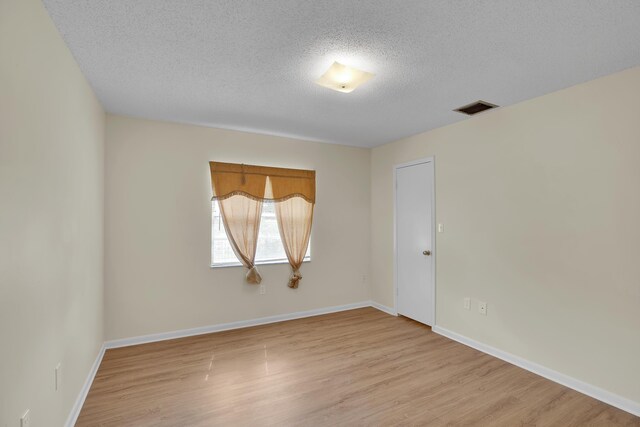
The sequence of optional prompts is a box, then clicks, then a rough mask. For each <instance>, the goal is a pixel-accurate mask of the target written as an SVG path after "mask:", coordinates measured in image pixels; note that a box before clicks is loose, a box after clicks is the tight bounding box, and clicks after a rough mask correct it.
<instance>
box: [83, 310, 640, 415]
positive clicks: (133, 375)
mask: <svg viewBox="0 0 640 427" xmlns="http://www.w3.org/2000/svg"><path fill="white" fill-rule="evenodd" d="M76 425H77V426H272V425H273V426H360V425H362V426H365V425H366V426H369V425H371V426H375V425H381V426H392V425H429V426H443V425H456V426H457V425H479V426H483V425H486V426H521V425H526V426H586V425H588V426H617V425H620V426H625V425H627V426H640V418H637V417H634V416H633V415H631V414H628V413H626V412H624V411H621V410H619V409H616V408H614V407H611V406H609V405H606V404H604V403H601V402H599V401H597V400H595V399H592V398H590V397H587V396H585V395H582V394H580V393H578V392H575V391H573V390H571V389H568V388H566V387H564V386H561V385H558V384H556V383H553V382H551V381H549V380H546V379H544V378H542V377H539V376H537V375H535V374H532V373H529V372H527V371H525V370H523V369H520V368H518V367H516V366H513V365H510V364H508V363H505V362H503V361H501V360H499V359H496V358H494V357H491V356H488V355H485V354H483V353H480V352H478V351H476V350H473V349H471V348H469V347H466V346H464V345H462V344H459V343H456V342H454V341H451V340H449V339H447V338H444V337H442V336H440V335H437V334H435V333H433V332H431V330H430V328H428V327H426V326H424V325H421V324H419V323H416V322H413V321H411V320H409V319H406V318H403V317H398V318H396V317H393V316H389V315H387V314H385V313H382V312H380V311H378V310H376V309H373V308H363V309H358V310H351V311H345V312H341V313H335V314H328V315H324V316H317V317H312V318H307V319H300V320H292V321H288V322H281V323H275V324H271V325H265V326H258V327H253V328H247V329H240V330H235V331H227V332H219V333H214V334H208V335H200V336H196V337H189V338H182V339H176V340H171V341H163V342H158V343H152V344H144V345H139V346H134V347H126V348H120V349H113V350H108V351H107V352H106V354H105V356H104V359H103V361H102V364H101V366H100V369H99V370H98V373H97V375H96V378H95V381H94V383H93V386H92V387H91V390H90V391H89V395H88V396H87V400H86V402H85V404H84V407H83V408H82V412H81V413H80V417H79V419H78V422H77V424H76Z"/></svg>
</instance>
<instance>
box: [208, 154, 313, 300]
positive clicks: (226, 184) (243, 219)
mask: <svg viewBox="0 0 640 427" xmlns="http://www.w3.org/2000/svg"><path fill="white" fill-rule="evenodd" d="M209 167H210V169H211V187H212V190H213V198H214V199H217V200H218V203H220V212H221V216H222V222H223V224H224V227H225V230H226V231H227V236H228V237H229V242H230V243H231V247H232V248H233V251H234V252H235V254H236V256H237V257H238V259H239V260H240V262H242V264H243V265H244V266H245V267H247V268H248V269H249V272H248V273H247V281H248V282H249V283H260V280H261V277H260V274H259V273H258V271H257V270H256V267H255V253H256V246H257V241H258V231H259V229H260V215H261V214H262V202H263V201H264V200H273V201H274V202H275V204H276V205H275V207H276V218H277V220H278V228H279V231H280V237H281V239H282V244H283V245H284V249H285V253H286V254H287V259H288V260H289V264H291V268H292V270H293V274H292V276H291V278H290V280H289V287H291V288H297V287H298V282H299V281H300V279H301V278H302V275H301V274H300V266H301V265H302V261H303V260H304V255H305V254H306V252H307V247H308V246H309V236H310V235H311V224H312V221H313V207H314V204H315V201H316V172H315V171H312V170H301V169H284V168H273V167H267V166H253V165H244V164H236V163H222V162H209Z"/></svg>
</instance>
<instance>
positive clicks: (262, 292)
mask: <svg viewBox="0 0 640 427" xmlns="http://www.w3.org/2000/svg"><path fill="white" fill-rule="evenodd" d="M266 293H267V288H266V286H265V285H260V295H264V294H266Z"/></svg>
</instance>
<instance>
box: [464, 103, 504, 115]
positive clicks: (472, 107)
mask: <svg viewBox="0 0 640 427" xmlns="http://www.w3.org/2000/svg"><path fill="white" fill-rule="evenodd" d="M496 107H497V105H495V104H491V103H490V102H486V101H476V102H473V103H471V104H468V105H465V106H463V107H460V108H456V109H455V110H453V111H457V112H458V113H462V114H466V115H468V116H473V115H474V114H478V113H481V112H483V111H487V110H490V109H492V108H496Z"/></svg>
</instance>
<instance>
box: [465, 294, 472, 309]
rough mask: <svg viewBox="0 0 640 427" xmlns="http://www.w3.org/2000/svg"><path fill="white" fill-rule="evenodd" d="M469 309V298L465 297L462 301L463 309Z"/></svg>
mask: <svg viewBox="0 0 640 427" xmlns="http://www.w3.org/2000/svg"><path fill="white" fill-rule="evenodd" d="M470 308H471V298H469V297H466V298H465V299H464V309H465V310H469V309H470Z"/></svg>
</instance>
